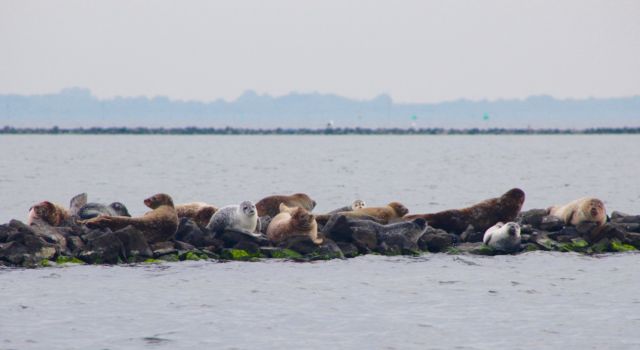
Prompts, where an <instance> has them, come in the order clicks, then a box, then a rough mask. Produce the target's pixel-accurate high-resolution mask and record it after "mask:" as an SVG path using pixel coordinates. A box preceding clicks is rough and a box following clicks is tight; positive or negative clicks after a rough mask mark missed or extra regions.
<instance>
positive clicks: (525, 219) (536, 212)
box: [516, 209, 549, 228]
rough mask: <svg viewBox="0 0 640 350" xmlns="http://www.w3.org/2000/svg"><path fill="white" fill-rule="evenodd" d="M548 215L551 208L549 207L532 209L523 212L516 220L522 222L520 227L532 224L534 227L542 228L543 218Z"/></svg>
mask: <svg viewBox="0 0 640 350" xmlns="http://www.w3.org/2000/svg"><path fill="white" fill-rule="evenodd" d="M547 215H549V210H547V209H531V210H527V211H523V212H521V213H520V214H519V215H518V218H517V219H516V221H517V222H518V223H519V224H520V227H523V226H525V225H531V226H532V227H537V228H540V224H541V223H542V219H543V218H544V217H545V216H547Z"/></svg>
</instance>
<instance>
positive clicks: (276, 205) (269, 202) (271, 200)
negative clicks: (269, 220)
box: [256, 193, 316, 217]
mask: <svg viewBox="0 0 640 350" xmlns="http://www.w3.org/2000/svg"><path fill="white" fill-rule="evenodd" d="M280 203H284V205H286V206H287V207H299V208H304V209H306V210H308V211H312V210H313V208H315V207H316V201H314V200H313V199H311V198H310V197H309V196H308V195H307V194H304V193H295V194H292V195H290V196H281V195H277V196H268V197H265V198H262V199H261V200H260V201H258V203H256V209H258V216H265V215H269V216H270V217H274V216H276V215H278V214H279V213H280Z"/></svg>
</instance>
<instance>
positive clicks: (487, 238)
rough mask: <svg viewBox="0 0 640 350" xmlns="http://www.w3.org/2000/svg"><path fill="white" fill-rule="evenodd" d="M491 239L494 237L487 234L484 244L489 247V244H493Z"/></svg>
mask: <svg viewBox="0 0 640 350" xmlns="http://www.w3.org/2000/svg"><path fill="white" fill-rule="evenodd" d="M491 237H492V235H491V233H489V234H488V235H487V234H485V236H484V237H483V239H482V241H483V242H482V243H484V244H486V245H489V243H490V242H491Z"/></svg>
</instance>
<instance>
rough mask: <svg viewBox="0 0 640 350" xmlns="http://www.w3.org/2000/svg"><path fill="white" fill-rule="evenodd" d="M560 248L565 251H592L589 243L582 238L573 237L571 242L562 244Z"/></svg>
mask: <svg viewBox="0 0 640 350" xmlns="http://www.w3.org/2000/svg"><path fill="white" fill-rule="evenodd" d="M559 248H560V251H563V252H578V253H587V252H589V251H590V248H589V243H588V242H587V241H585V240H584V239H582V238H573V239H571V240H570V241H569V242H566V243H562V244H560V246H559Z"/></svg>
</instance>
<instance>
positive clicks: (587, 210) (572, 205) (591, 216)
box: [549, 197, 607, 226]
mask: <svg viewBox="0 0 640 350" xmlns="http://www.w3.org/2000/svg"><path fill="white" fill-rule="evenodd" d="M549 215H552V216H555V217H558V218H560V219H562V220H563V221H564V223H565V225H573V226H576V225H578V224H580V223H583V222H593V223H596V224H598V226H602V225H604V224H605V222H607V211H606V209H605V207H604V203H603V202H602V201H601V200H599V199H598V198H592V197H585V198H580V199H576V200H574V201H572V202H569V203H567V204H565V205H562V206H560V205H557V206H553V207H551V208H549Z"/></svg>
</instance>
